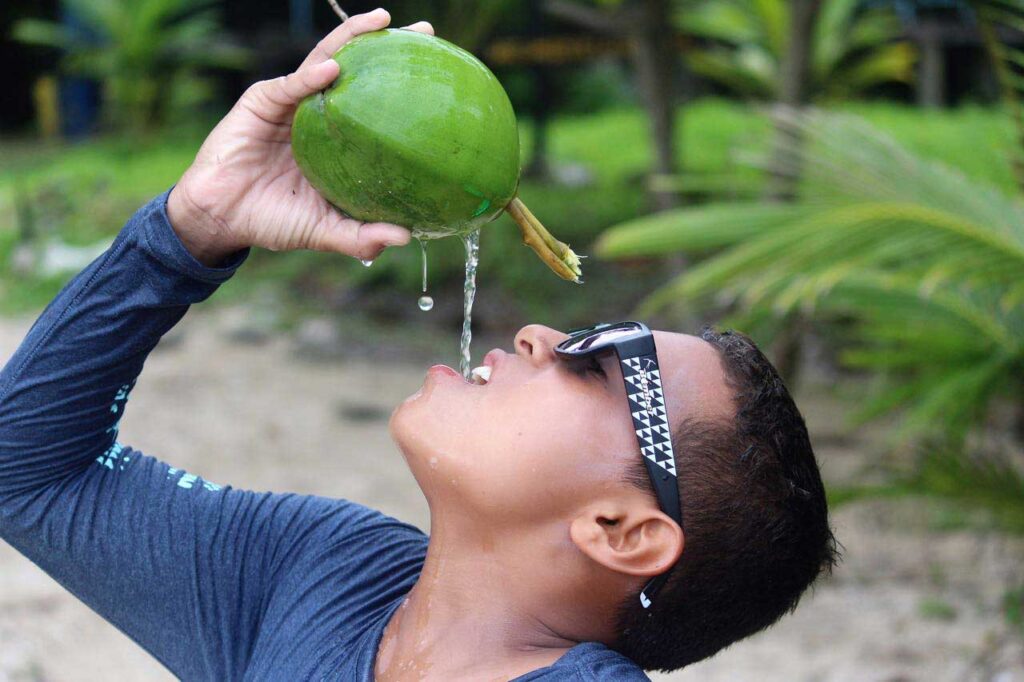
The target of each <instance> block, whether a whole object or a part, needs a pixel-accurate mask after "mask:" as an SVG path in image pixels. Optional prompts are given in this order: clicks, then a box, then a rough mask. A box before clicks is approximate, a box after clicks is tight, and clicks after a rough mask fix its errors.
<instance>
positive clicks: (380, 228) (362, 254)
mask: <svg viewBox="0 0 1024 682" xmlns="http://www.w3.org/2000/svg"><path fill="white" fill-rule="evenodd" d="M410 238H411V234H410V233H409V230H407V229H405V228H404V227H399V226H398V225H391V224H389V223H363V222H360V221H358V220H354V219H352V218H348V217H345V216H342V215H337V218H336V219H335V220H331V221H327V222H326V225H324V227H323V228H322V229H321V230H320V234H319V235H318V239H317V240H316V243H315V244H312V245H311V246H312V248H314V249H316V250H317V251H337V252H339V253H344V254H347V255H349V256H352V257H354V258H359V259H362V260H373V259H374V258H376V257H377V256H379V255H380V254H381V252H382V251H383V250H384V249H386V248H387V247H389V246H403V245H405V244H408V243H409V239H410Z"/></svg>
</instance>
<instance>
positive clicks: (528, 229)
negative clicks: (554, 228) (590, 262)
mask: <svg viewBox="0 0 1024 682" xmlns="http://www.w3.org/2000/svg"><path fill="white" fill-rule="evenodd" d="M505 210H506V211H508V214H509V215H510V216H512V220H514V221H516V225H518V226H519V231H520V232H522V233H523V243H524V244H526V245H527V246H529V247H530V248H531V249H533V251H534V253H536V254H537V256H539V257H540V259H541V260H542V261H544V262H545V263H546V264H547V266H548V267H549V268H551V270H552V271H553V272H554V273H555V274H556V275H558V276H559V277H561V278H562V279H567V280H569V281H570V282H576V283H577V284H580V283H582V281H583V280H581V279H580V275H581V274H582V272H581V271H580V258H579V256H577V255H576V254H575V253H573V250H572V249H570V248H569V245H568V244H565V243H563V242H560V241H558V240H557V239H555V238H554V236H552V234H551V233H550V232H548V231H547V229H546V228H545V227H544V226H543V225H542V224H541V222H540V221H539V220H537V218H536V217H535V216H534V215H533V213H531V212H530V209H528V208H526V204H524V203H523V202H522V200H521V199H520V198H519V197H518V196H516V197H513V198H512V201H510V202H508V206H506V207H505Z"/></svg>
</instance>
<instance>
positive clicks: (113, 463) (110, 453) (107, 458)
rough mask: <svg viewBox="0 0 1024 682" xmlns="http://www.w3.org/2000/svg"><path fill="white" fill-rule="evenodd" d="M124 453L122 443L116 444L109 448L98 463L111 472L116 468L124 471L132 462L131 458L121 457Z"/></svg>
mask: <svg viewBox="0 0 1024 682" xmlns="http://www.w3.org/2000/svg"><path fill="white" fill-rule="evenodd" d="M122 452H124V446H123V445H121V444H120V443H114V444H113V445H111V446H110V447H109V448H107V449H106V450H105V451H104V452H103V454H102V455H100V456H99V457H97V458H96V462H97V463H98V464H99V465H100V466H104V467H106V468H108V469H110V470H111V471H113V470H114V468H115V467H116V468H117V469H119V470H120V471H124V467H125V465H126V464H128V463H129V462H131V461H132V460H131V457H128V456H125V457H121V453H122Z"/></svg>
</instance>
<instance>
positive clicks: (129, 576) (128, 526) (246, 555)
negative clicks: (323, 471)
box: [0, 193, 356, 680]
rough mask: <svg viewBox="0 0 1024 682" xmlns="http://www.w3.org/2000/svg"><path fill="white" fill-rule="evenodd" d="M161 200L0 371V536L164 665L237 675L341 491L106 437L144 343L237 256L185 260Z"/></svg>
mask: <svg viewBox="0 0 1024 682" xmlns="http://www.w3.org/2000/svg"><path fill="white" fill-rule="evenodd" d="M166 199H167V194H166V193H165V194H164V195H161V196H160V197H157V198H156V199H154V200H153V201H151V202H150V203H149V204H147V205H146V206H145V207H143V208H142V209H141V210H140V211H139V212H138V213H136V214H135V215H134V216H133V217H132V218H131V220H129V222H128V223H127V225H126V226H125V227H124V228H123V230H122V231H121V232H120V233H119V235H118V236H117V238H116V239H115V241H114V242H113V244H112V246H111V247H110V249H109V250H108V251H107V252H106V253H105V254H103V255H102V256H101V257H100V258H98V259H97V260H96V261H95V262H93V263H92V264H91V265H90V266H89V267H88V268H86V269H85V270H84V271H83V272H82V273H81V274H79V275H78V276H77V277H75V278H74V279H73V280H72V281H71V282H70V283H69V284H68V285H67V286H66V287H65V288H64V290H63V291H62V292H61V293H60V294H59V295H58V296H57V298H56V299H55V300H54V301H53V302H52V303H51V304H50V305H49V306H48V307H47V308H46V310H45V311H44V312H43V313H42V315H41V316H40V318H39V319H38V321H37V322H36V323H35V325H34V326H33V327H32V328H31V330H30V331H29V333H28V335H27V337H26V338H25V340H24V342H23V343H22V344H21V346H20V348H19V349H18V350H17V351H16V352H15V353H14V355H13V356H12V357H11V358H10V359H9V361H8V362H7V364H6V366H5V367H4V369H3V371H2V373H0V538H2V539H3V540H5V541H6V542H8V543H10V544H11V545H12V546H13V547H15V548H16V549H17V550H18V551H20V552H21V553H22V554H24V555H25V556H26V557H28V558H29V559H31V560H32V561H33V562H35V563H36V564H37V565H39V566H40V567H41V568H42V569H43V570H45V571H47V572H48V573H49V574H50V575H51V576H52V577H53V578H55V579H56V580H57V581H58V582H60V583H61V584H62V585H63V586H64V587H66V588H67V589H68V590H70V591H71V592H72V593H73V594H75V595H76V596H77V597H78V598H80V599H81V600H82V601H84V602H85V603H86V604H87V605H89V606H90V607H91V608H92V609H94V610H95V611H97V612H98V613H99V614H100V615H101V616H103V617H104V618H106V619H107V620H108V621H110V622H111V623H113V624H114V625H115V626H116V627H118V628H119V629H120V630H122V631H123V632H124V633H126V634H127V635H128V636H129V637H131V638H132V639H134V640H135V641H136V642H137V643H138V644H140V645H141V646H142V647H144V648H145V649H146V650H148V651H149V652H150V653H152V654H153V655H154V656H156V657H157V658H158V659H159V660H160V661H161V662H162V663H163V664H164V665H165V666H167V667H168V668H169V669H170V670H171V671H172V672H173V673H174V674H176V675H177V676H178V677H180V678H183V679H216V680H227V679H238V678H240V677H242V676H244V674H245V669H246V665H247V664H248V661H249V658H250V656H251V652H252V650H253V647H254V646H256V642H257V640H258V638H259V637H260V629H261V623H262V620H263V618H264V616H265V615H266V613H267V612H268V610H273V609H274V608H276V606H275V602H274V599H275V595H274V590H275V587H274V586H275V585H282V584H288V580H289V574H288V572H289V571H302V570H303V562H302V560H301V557H302V556H307V555H315V551H310V547H309V545H310V543H316V542H319V541H322V532H321V529H322V528H323V527H325V526H328V525H330V526H331V527H332V528H334V529H335V530H337V529H338V528H339V527H343V526H344V519H342V522H341V523H340V524H339V515H340V516H341V517H343V516H344V515H345V509H344V505H345V504H347V503H342V502H341V501H338V500H329V499H327V498H318V497H307V496H298V495H287V494H269V493H254V492H249V491H241V490H234V489H232V488H230V487H227V486H225V487H221V486H218V485H216V484H214V483H211V482H208V481H204V480H203V479H200V478H198V477H196V476H193V475H191V474H188V473H186V472H183V471H179V470H177V469H175V468H173V467H170V466H168V465H167V464H164V463H162V462H160V461H158V460H157V459H154V458H152V457H149V456H147V455H144V454H142V453H140V452H137V451H135V450H133V449H131V448H130V447H127V446H125V445H123V444H121V443H120V442H119V441H118V437H117V434H118V423H119V422H120V420H121V417H122V415H123V414H124V412H125V409H126V405H127V403H128V398H129V395H130V393H131V390H132V387H133V386H134V385H135V382H136V379H137V377H138V376H139V373H140V372H141V370H142V367H143V363H144V362H145V360H146V356H147V355H148V354H149V352H150V351H151V350H152V349H153V348H154V346H156V344H157V342H158V341H159V340H160V337H161V336H162V335H163V334H164V333H165V332H167V331H168V330H169V329H170V328H171V327H172V326H174V324H175V323H176V322H177V321H178V320H180V319H181V317H182V316H183V315H184V314H185V312H186V310H187V309H188V307H189V305H191V304H193V303H197V302H199V301H202V300H204V299H205V298H207V297H208V296H210V295H211V294H212V293H213V292H214V290H215V289H216V288H217V286H218V285H219V284H220V283H222V282H224V281H225V280H226V279H228V278H229V277H230V276H231V274H232V273H233V272H234V271H235V269H236V268H237V267H238V266H239V265H240V264H241V263H242V261H243V260H244V259H245V257H246V255H247V254H246V252H239V253H237V254H235V255H234V256H232V257H231V258H230V259H229V260H228V262H226V263H224V264H223V266H222V267H217V268H209V267H205V266H203V265H202V264H200V263H199V262H198V261H196V260H195V259H194V258H193V257H192V256H191V255H190V254H189V252H188V251H187V250H186V249H185V247H184V246H183V245H182V244H181V242H180V241H179V240H178V238H177V235H175V233H174V231H173V229H172V228H171V225H170V223H169V221H168V218H167V212H166ZM214 454H215V453H211V456H212V455H214ZM352 506H353V507H355V506H356V505H352ZM342 530H343V528H342ZM318 537H319V538H320V540H318V539H317V538H318ZM314 549H315V548H314Z"/></svg>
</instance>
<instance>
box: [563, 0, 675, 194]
mask: <svg viewBox="0 0 1024 682" xmlns="http://www.w3.org/2000/svg"><path fill="white" fill-rule="evenodd" d="M545 6H546V8H547V11H548V12H550V13H551V14H554V15H556V16H558V17H561V18H562V19H565V20H566V21H570V22H572V23H574V24H576V25H578V26H583V27H585V28H587V29H589V30H591V31H595V32H599V33H604V34H608V35H614V36H621V35H623V34H624V35H625V36H626V39H627V40H628V42H629V45H630V53H631V57H632V61H633V69H634V72H635V75H636V86H637V90H638V91H639V93H640V98H641V99H642V100H643V105H644V109H645V111H646V112H647V118H648V122H649V125H650V139H651V143H652V146H653V149H654V163H653V164H652V166H651V172H652V173H654V174H670V173H674V172H675V171H676V154H677V151H678V150H677V149H676V147H675V140H674V137H673V136H674V132H675V120H674V114H675V112H674V105H675V99H676V98H675V95H676V88H675V77H676V73H677V71H676V47H675V40H674V35H675V34H674V31H673V30H672V23H671V19H672V12H671V10H672V3H671V0H626V1H625V2H624V3H623V7H622V8H621V9H619V10H616V11H614V12H609V11H602V10H598V9H595V8H593V7H588V6H586V5H583V4H581V3H579V2H573V1H572V0H547V2H546V5H545ZM652 200H653V201H654V205H655V207H656V208H657V209H658V210H662V209H666V208H672V207H673V206H676V205H677V204H678V203H679V202H678V196H677V195H676V193H674V192H653V193H652Z"/></svg>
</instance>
